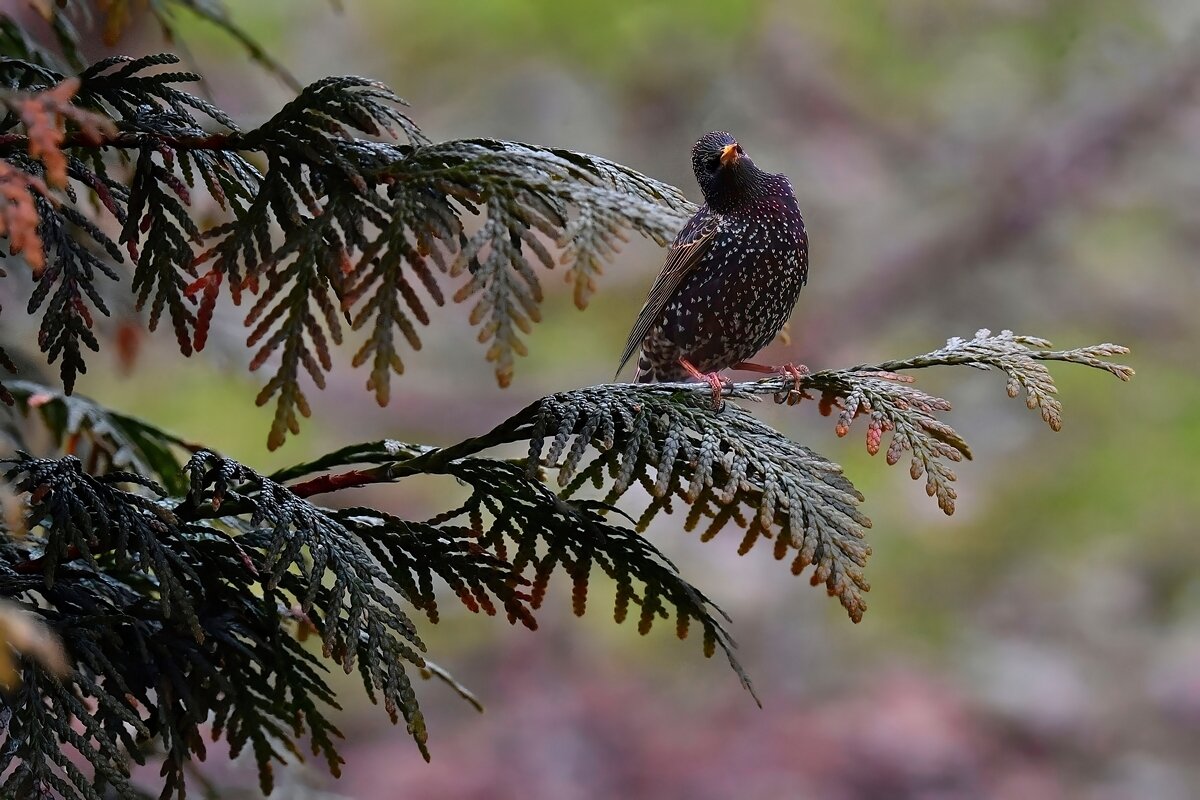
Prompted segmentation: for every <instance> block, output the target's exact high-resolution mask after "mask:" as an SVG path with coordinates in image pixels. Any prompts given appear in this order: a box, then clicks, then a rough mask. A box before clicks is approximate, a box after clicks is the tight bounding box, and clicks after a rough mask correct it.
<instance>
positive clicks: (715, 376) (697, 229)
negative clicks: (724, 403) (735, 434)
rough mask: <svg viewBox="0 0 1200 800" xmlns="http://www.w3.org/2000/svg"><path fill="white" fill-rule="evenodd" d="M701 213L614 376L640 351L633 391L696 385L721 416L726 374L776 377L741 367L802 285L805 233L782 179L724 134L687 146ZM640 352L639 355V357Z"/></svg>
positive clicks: (673, 252) (777, 325) (673, 253)
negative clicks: (703, 387) (708, 393)
mask: <svg viewBox="0 0 1200 800" xmlns="http://www.w3.org/2000/svg"><path fill="white" fill-rule="evenodd" d="M692 170H693V172H694V173H695V175H696V182H697V183H698V184H699V186H700V190H701V192H702V193H703V195H704V204H703V205H701V206H700V208H699V210H698V211H697V212H696V213H695V215H694V216H693V217H692V218H691V219H690V220H688V222H687V224H685V225H684V226H683V229H682V230H680V231H679V234H678V235H677V236H676V237H675V240H674V242H673V243H672V244H671V247H670V249H669V250H668V253H667V258H666V261H665V263H664V264H663V266H662V269H661V270H660V271H659V274H658V277H657V278H656V279H655V281H654V284H653V285H652V286H651V288H650V293H649V295H648V296H647V298H646V303H645V305H643V306H642V310H641V313H639V314H638V317H637V321H636V322H634V324H633V328H632V330H631V331H630V333H629V339H628V341H627V342H626V344H625V351H624V352H623V353H622V354H621V363H620V366H619V367H618V368H617V375H620V373H621V370H622V369H623V368H624V367H625V365H626V364H627V363H628V362H629V359H630V358H631V357H632V356H633V354H634V353H635V352H638V358H637V371H636V373H635V375H634V381H635V382H636V383H654V382H669V381H681V380H685V379H686V378H687V377H689V376H690V377H691V378H694V379H696V380H700V381H704V382H707V383H708V384H709V386H710V387H711V388H712V392H713V407H714V408H718V409H719V408H720V407H721V393H722V391H723V388H724V386H725V385H726V384H727V383H728V380H727V379H725V378H723V377H721V375H720V372H721V370H724V369H741V370H749V371H754V372H769V373H776V372H778V373H780V374H783V375H785V376H788V377H791V378H793V379H794V380H795V381H796V388H797V390H798V389H799V388H800V380H801V378H802V377H803V376H804V375H805V374H807V372H808V370H807V368H806V367H804V366H803V365H796V364H792V363H788V364H784V365H781V366H768V365H763V364H755V363H751V362H749V361H747V359H749V358H752V357H753V356H754V355H755V354H756V353H758V351H759V350H761V349H762V348H764V347H766V346H767V345H768V344H769V343H770V342H771V340H772V339H774V338H775V336H776V335H777V334H778V333H779V331H780V330H781V329H782V328H783V326H784V325H785V324H786V323H787V321H788V318H789V317H790V316H791V314H792V310H793V308H794V307H795V305H796V300H797V298H798V297H799V295H800V290H801V289H802V288H803V287H804V285H805V283H806V282H807V281H808V234H807V233H806V231H805V229H804V217H803V216H802V215H801V213H800V208H799V206H798V204H797V202H796V193H795V191H794V190H793V189H792V184H791V182H790V181H789V180H788V179H787V177H786V176H784V175H777V174H772V173H769V172H765V171H763V170H762V169H760V168H759V167H758V166H757V165H756V164H755V163H754V162H753V161H752V160H751V159H750V156H748V155H747V154H746V151H745V150H744V149H743V148H742V146H741V145H740V144H739V143H738V142H737V140H736V139H735V138H734V137H733V136H732V135H731V134H729V133H727V132H725V131H713V132H711V133H706V134H705V135H704V136H702V137H700V139H699V140H698V141H697V142H696V144H695V145H694V146H693V147H692ZM639 348H640V352H639Z"/></svg>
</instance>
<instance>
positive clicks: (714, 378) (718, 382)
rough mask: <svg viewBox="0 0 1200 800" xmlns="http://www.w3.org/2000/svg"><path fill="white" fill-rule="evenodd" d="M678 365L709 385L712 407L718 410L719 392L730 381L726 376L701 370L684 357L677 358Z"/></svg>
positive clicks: (719, 402)
mask: <svg viewBox="0 0 1200 800" xmlns="http://www.w3.org/2000/svg"><path fill="white" fill-rule="evenodd" d="M679 366H681V367H683V368H684V370H686V371H687V374H688V375H691V376H692V377H693V378H695V379H696V380H698V381H703V382H704V383H707V384H708V385H709V387H710V388H711V389H712V401H713V409H714V410H720V408H721V392H722V391H724V389H725V386H726V384H731V383H732V382H731V381H730V380H729V379H728V378H725V377H722V376H721V374H720V373H718V372H701V371H700V370H698V369H696V367H695V366H694V365H693V364H692V362H690V361H688V360H687V359H686V358H681V359H679Z"/></svg>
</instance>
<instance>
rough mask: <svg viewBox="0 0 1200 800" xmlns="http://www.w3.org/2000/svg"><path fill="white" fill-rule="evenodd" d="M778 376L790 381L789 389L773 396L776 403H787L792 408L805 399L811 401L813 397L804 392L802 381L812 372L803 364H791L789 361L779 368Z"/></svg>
mask: <svg viewBox="0 0 1200 800" xmlns="http://www.w3.org/2000/svg"><path fill="white" fill-rule="evenodd" d="M779 374H780V375H782V376H783V377H785V378H791V379H792V386H791V388H789V389H787V390H784V391H781V392H777V393H776V394H775V402H776V403H787V404H788V405H789V406H794V405H796V404H797V403H799V402H800V401H801V400H804V399H805V398H807V399H809V400H812V399H813V397H812V395H811V394H809V393H808V392H806V391H804V379H805V378H806V377H808V376H809V375H811V374H812V370H810V369H809V368H808V367H806V366H804V365H803V364H793V363H791V362H790V361H789V362H788V363H786V364H783V365H782V366H780V367H779Z"/></svg>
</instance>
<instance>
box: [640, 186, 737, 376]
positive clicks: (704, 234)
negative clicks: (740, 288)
mask: <svg viewBox="0 0 1200 800" xmlns="http://www.w3.org/2000/svg"><path fill="white" fill-rule="evenodd" d="M719 219H720V217H719V216H718V215H717V214H714V213H712V212H711V211H710V210H709V209H708V206H707V205H704V206H701V207H700V210H699V211H697V212H696V213H695V215H694V216H693V217H692V218H691V219H690V220H689V221H688V223H687V225H685V226H683V230H681V231H680V232H679V235H678V236H676V237H675V241H674V242H672V243H671V249H670V250H669V251H668V253H667V260H666V262H665V263H664V264H663V267H662V270H661V271H660V272H659V273H658V277H657V278H655V280H654V285H653V286H651V287H650V294H649V296H648V297H647V298H646V304H645V305H644V306H642V311H641V313H640V314H638V318H637V321H636V322H635V323H633V330H631V331H630V332H629V340H628V341H627V342H625V351H624V352H623V353H621V363H620V364H619V365H618V366H617V374H618V375H620V374H621V370H622V369H624V368H625V365H626V364H627V363H628V362H629V359H630V358H631V357H632V356H633V354H634V353H636V352H637V350H638V348H639V347H641V345H642V340H643V339H645V338H646V334H648V333H650V329H651V328H652V327H654V323H656V322H657V321H658V320H659V319H660V318H661V317H662V313H663V309H664V308H666V305H667V301H668V300H670V299H671V295H673V294H675V292H676V291H677V290H678V289H679V287H680V285H681V284H682V283H683V281H684V279H685V278H686V277H687V275H688V273H690V272H691V271H692V270H693V269H695V267H696V265H697V264H699V263H700V261H701V260H703V258H704V254H705V252H707V250H708V247H709V245H710V244H711V243H712V240H713V236H714V235H715V234H716V232H717V222H718V221H719Z"/></svg>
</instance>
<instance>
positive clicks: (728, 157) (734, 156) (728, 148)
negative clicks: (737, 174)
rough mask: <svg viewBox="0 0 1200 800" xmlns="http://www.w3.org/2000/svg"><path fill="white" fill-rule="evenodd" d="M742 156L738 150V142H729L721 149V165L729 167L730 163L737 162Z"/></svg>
mask: <svg viewBox="0 0 1200 800" xmlns="http://www.w3.org/2000/svg"><path fill="white" fill-rule="evenodd" d="M741 157H742V155H741V153H739V152H738V146H737V142H734V143H733V144H727V145H725V147H724V148H722V150H721V166H722V167H728V166H729V165H730V164H736V163H737V162H738V159H740V158H741Z"/></svg>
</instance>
